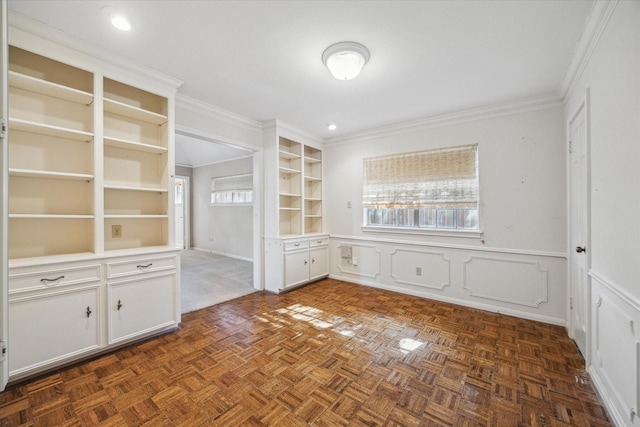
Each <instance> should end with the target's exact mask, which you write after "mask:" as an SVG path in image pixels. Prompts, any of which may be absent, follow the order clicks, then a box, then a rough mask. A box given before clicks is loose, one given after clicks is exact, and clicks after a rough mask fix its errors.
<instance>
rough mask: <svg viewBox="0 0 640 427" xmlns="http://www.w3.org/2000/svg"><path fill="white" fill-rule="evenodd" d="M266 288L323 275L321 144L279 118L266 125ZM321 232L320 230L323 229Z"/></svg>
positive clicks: (325, 270)
mask: <svg viewBox="0 0 640 427" xmlns="http://www.w3.org/2000/svg"><path fill="white" fill-rule="evenodd" d="M264 135H265V136H264V144H265V147H266V159H267V165H266V197H265V206H266V211H267V212H266V218H267V224H266V232H267V238H266V239H265V248H266V250H265V254H266V257H265V261H266V262H265V268H266V271H265V287H266V289H267V290H269V291H272V292H282V291H284V290H288V289H290V288H292V287H295V286H299V285H301V284H305V283H309V282H310V281H313V280H317V279H319V278H322V277H326V276H327V275H328V272H329V269H328V236H327V234H326V232H325V230H324V226H323V224H324V221H323V218H324V216H323V203H322V148H321V143H320V142H318V141H316V140H314V139H312V138H309V137H306V136H303V135H300V134H299V133H297V132H296V131H295V130H292V129H291V128H290V127H288V126H282V125H281V124H279V123H278V122H273V123H269V124H268V125H267V126H265V133H264ZM323 233H324V234H323Z"/></svg>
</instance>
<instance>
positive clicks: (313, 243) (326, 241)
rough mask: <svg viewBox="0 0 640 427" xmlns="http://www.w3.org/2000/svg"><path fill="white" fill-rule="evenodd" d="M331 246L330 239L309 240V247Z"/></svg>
mask: <svg viewBox="0 0 640 427" xmlns="http://www.w3.org/2000/svg"><path fill="white" fill-rule="evenodd" d="M328 244H329V238H328V237H317V238H315V239H313V238H312V239H309V246H311V247H312V248H313V247H316V246H327V245H328Z"/></svg>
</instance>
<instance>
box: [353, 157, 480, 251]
mask: <svg viewBox="0 0 640 427" xmlns="http://www.w3.org/2000/svg"><path fill="white" fill-rule="evenodd" d="M471 146H473V147H474V148H475V160H476V169H475V171H476V174H475V177H476V180H477V199H476V200H477V205H476V206H477V207H476V208H475V209H473V208H470V209H473V210H475V211H476V212H477V213H476V215H477V224H478V227H477V228H476V229H464V228H438V227H437V216H436V226H434V227H421V226H420V225H419V223H420V222H419V217H420V215H421V213H420V209H422V208H406V209H411V210H413V215H414V219H413V221H412V223H413V225H407V226H398V225H383V224H369V223H368V221H369V218H368V216H369V215H368V213H369V211H370V209H375V208H371V207H367V206H365V203H364V187H365V169H364V168H365V165H364V161H365V160H367V159H363V170H362V177H363V183H362V188H363V194H362V196H361V203H362V206H361V207H362V225H361V230H362V231H363V232H374V233H390V234H412V235H425V236H443V237H466V238H476V239H481V238H482V237H483V231H482V223H483V221H482V212H481V209H480V206H481V203H480V199H481V186H480V166H479V163H480V162H479V157H480V156H479V149H478V144H470V145H465V146H458V147H456V146H452V147H440V148H435V149H429V150H421V151H416V152H405V153H395V154H389V155H385V156H379V158H385V157H388V158H390V159H391V158H393V157H394V156H405V155H411V154H416V155H420V154H427V153H429V152H434V153H435V152H437V151H440V150H448V149H456V148H464V147H471ZM380 209H384V208H380ZM388 209H397V210H402V209H404V208H401V207H400V208H391V207H390V208H388ZM424 209H433V210H435V211H436V212H434V214H435V215H437V212H439V211H441V210H451V209H453V210H454V212H455V213H454V215H456V216H457V215H459V212H460V211H461V210H465V209H469V208H464V207H463V208H451V207H435V206H434V207H432V208H424ZM456 221H457V220H456Z"/></svg>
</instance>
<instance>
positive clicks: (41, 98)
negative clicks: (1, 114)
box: [8, 42, 180, 380]
mask: <svg viewBox="0 0 640 427" xmlns="http://www.w3.org/2000/svg"><path fill="white" fill-rule="evenodd" d="M17 44H18V45H20V46H19V47H18V46H10V48H9V76H8V77H9V78H8V86H9V91H8V105H9V123H8V163H9V168H8V176H9V181H8V182H9V185H8V211H9V218H8V255H9V282H8V284H9V286H8V288H9V299H8V301H9V336H10V340H9V348H8V354H9V371H10V380H11V379H16V378H20V377H23V376H27V375H31V374H33V373H37V372H40V371H42V370H45V369H48V368H51V367H54V366H57V365H59V364H62V363H66V362H69V361H71V360H74V359H77V358H79V357H84V356H87V355H90V354H94V353H96V352H99V351H104V350H106V349H108V348H110V347H113V346H115V345H118V344H121V343H125V342H130V341H132V340H135V339H139V338H140V337H144V336H148V335H150V334H153V333H158V332H160V331H164V330H167V329H170V328H173V327H175V326H176V325H177V324H178V322H179V321H180V304H179V287H180V282H179V252H177V251H176V250H175V249H174V248H173V244H172V241H173V234H172V233H173V231H172V225H173V215H174V209H173V204H174V200H173V194H172V191H170V190H172V189H173V178H174V176H173V174H174V172H173V169H174V164H173V163H174V161H173V133H174V126H173V120H174V119H173V105H174V97H175V91H176V89H177V82H175V84H169V83H168V80H166V79H164V80H163V79H161V80H162V82H161V83H159V82H158V81H155V80H154V79H155V76H152V75H151V74H150V75H149V77H148V79H147V76H145V75H143V74H140V73H131V72H125V71H122V77H123V79H119V78H118V77H116V76H118V75H119V72H118V71H119V70H116V69H115V68H114V67H112V66H109V67H108V68H109V71H108V73H105V72H104V70H103V65H104V64H101V63H100V62H99V61H98V60H95V59H93V58H91V57H89V56H86V57H85V56H84V55H82V54H79V53H77V55H72V56H70V58H69V59H70V60H69V61H66V60H65V59H64V58H62V57H64V54H60V57H56V59H51V58H49V57H47V56H46V55H44V54H43V53H42V52H33V51H30V49H29V45H30V43H29V42H19V43H17ZM61 51H65V50H64V49H61ZM65 52H68V51H65ZM121 80H122V81H121ZM123 81H124V82H123ZM125 82H126V83H125Z"/></svg>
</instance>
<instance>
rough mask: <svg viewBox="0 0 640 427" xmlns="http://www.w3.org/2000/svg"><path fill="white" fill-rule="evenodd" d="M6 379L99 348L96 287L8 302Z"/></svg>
mask: <svg viewBox="0 0 640 427" xmlns="http://www.w3.org/2000/svg"><path fill="white" fill-rule="evenodd" d="M9 318H10V319H11V322H9V335H10V337H11V348H10V351H9V370H10V375H11V376H15V375H19V374H21V373H22V372H27V371H29V370H31V369H36V368H39V367H45V366H46V365H48V364H52V363H55V362H59V361H62V360H65V359H68V358H71V357H74V356H78V355H81V354H83V353H87V352H89V351H91V350H94V349H97V348H98V347H99V346H100V334H99V323H100V321H99V320H98V319H99V318H100V308H99V286H95V287H91V288H83V289H72V290H64V291H60V292H54V293H46V294H40V295H33V296H26V297H13V298H12V299H11V300H10V301H9Z"/></svg>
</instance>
